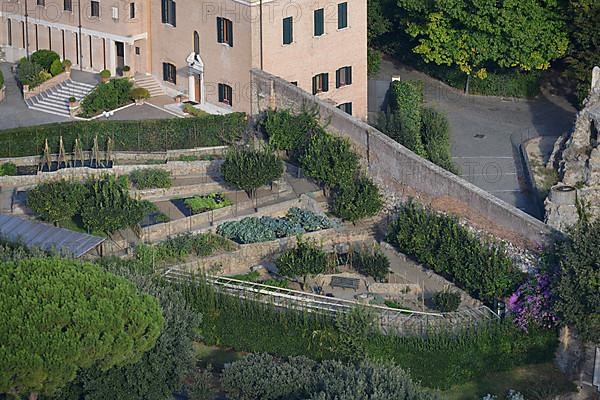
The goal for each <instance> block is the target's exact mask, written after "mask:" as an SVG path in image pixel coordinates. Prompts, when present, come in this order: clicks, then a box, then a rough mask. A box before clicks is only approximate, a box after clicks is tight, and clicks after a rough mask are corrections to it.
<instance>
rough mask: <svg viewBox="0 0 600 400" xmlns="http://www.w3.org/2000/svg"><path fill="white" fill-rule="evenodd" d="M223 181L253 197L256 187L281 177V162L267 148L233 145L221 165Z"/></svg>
mask: <svg viewBox="0 0 600 400" xmlns="http://www.w3.org/2000/svg"><path fill="white" fill-rule="evenodd" d="M221 174H222V175H223V179H225V182H227V183H229V184H231V185H233V186H235V187H236V188H238V189H241V190H244V191H246V193H248V195H249V196H250V197H254V195H255V192H256V189H258V188H259V187H261V186H263V185H266V184H268V183H271V182H273V181H274V180H277V179H279V178H281V176H282V175H283V162H282V161H281V160H280V159H278V158H277V156H276V155H275V154H274V153H273V152H271V151H269V150H268V149H252V148H249V147H235V148H233V149H231V150H229V151H228V152H227V154H225V161H224V162H223V164H222V165H221Z"/></svg>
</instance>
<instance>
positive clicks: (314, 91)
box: [312, 75, 318, 94]
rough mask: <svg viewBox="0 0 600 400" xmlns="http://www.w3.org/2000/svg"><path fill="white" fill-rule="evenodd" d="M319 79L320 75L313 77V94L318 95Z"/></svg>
mask: <svg viewBox="0 0 600 400" xmlns="http://www.w3.org/2000/svg"><path fill="white" fill-rule="evenodd" d="M317 77H318V75H315V76H313V78H312V86H313V87H312V89H313V90H312V94H317Z"/></svg>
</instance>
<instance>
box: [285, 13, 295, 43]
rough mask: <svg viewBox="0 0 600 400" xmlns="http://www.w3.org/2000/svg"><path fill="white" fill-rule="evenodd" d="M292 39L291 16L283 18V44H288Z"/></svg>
mask: <svg viewBox="0 0 600 400" xmlns="http://www.w3.org/2000/svg"><path fill="white" fill-rule="evenodd" d="M293 41H294V32H293V24H292V17H287V18H284V19H283V44H290V43H292V42H293Z"/></svg>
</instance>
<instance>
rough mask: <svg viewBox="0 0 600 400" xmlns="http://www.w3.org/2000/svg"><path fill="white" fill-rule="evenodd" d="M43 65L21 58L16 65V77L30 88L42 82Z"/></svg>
mask: <svg viewBox="0 0 600 400" xmlns="http://www.w3.org/2000/svg"><path fill="white" fill-rule="evenodd" d="M43 72H44V67H42V66H41V65H39V64H36V63H34V62H31V61H29V60H28V59H26V58H22V59H21V60H20V61H19V64H18V65H17V79H18V80H19V82H21V84H22V85H29V88H30V89H33V88H35V87H36V86H39V85H40V84H42V83H43V82H44V76H45V75H41V74H42V73H43Z"/></svg>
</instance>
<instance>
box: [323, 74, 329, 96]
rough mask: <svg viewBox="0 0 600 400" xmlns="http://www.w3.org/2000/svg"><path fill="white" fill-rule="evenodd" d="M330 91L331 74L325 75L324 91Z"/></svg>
mask: <svg viewBox="0 0 600 400" xmlns="http://www.w3.org/2000/svg"><path fill="white" fill-rule="evenodd" d="M328 90H329V74H328V73H325V74H323V91H324V92H327V91H328Z"/></svg>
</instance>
